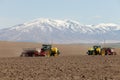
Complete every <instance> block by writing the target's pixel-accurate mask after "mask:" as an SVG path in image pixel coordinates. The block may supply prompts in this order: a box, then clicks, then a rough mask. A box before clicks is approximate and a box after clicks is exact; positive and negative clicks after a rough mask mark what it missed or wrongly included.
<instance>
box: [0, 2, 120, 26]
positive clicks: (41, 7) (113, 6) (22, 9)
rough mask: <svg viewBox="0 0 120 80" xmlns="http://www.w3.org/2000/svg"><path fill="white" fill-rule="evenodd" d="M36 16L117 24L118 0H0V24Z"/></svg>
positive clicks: (119, 14)
mask: <svg viewBox="0 0 120 80" xmlns="http://www.w3.org/2000/svg"><path fill="white" fill-rule="evenodd" d="M37 18H52V19H72V20H77V21H79V22H80V23H82V24H99V23H115V24H120V0H0V28H5V27H11V26H14V25H16V24H20V23H24V22H28V21H30V20H33V19H37Z"/></svg>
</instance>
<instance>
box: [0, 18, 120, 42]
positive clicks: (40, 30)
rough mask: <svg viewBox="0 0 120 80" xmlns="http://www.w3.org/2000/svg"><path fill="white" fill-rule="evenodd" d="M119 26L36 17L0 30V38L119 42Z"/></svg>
mask: <svg viewBox="0 0 120 80" xmlns="http://www.w3.org/2000/svg"><path fill="white" fill-rule="evenodd" d="M119 34H120V26H119V25H117V24H112V23H107V24H105V23H102V24H98V25H83V24H80V23H79V22H77V21H72V20H54V19H41V18H40V19H36V20H33V21H30V22H26V23H23V24H19V25H16V26H13V27H10V28H5V29H1V30H0V40H7V41H26V42H28V41H29V42H41V43H101V42H104V41H106V42H120V35H119Z"/></svg>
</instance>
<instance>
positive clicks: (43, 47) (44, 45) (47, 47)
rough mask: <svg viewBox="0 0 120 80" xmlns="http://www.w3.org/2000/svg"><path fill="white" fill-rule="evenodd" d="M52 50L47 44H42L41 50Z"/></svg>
mask: <svg viewBox="0 0 120 80" xmlns="http://www.w3.org/2000/svg"><path fill="white" fill-rule="evenodd" d="M51 48H52V45H49V44H43V45H42V48H41V50H44V51H45V50H50V49H51Z"/></svg>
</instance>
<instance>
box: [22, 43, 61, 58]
mask: <svg viewBox="0 0 120 80" xmlns="http://www.w3.org/2000/svg"><path fill="white" fill-rule="evenodd" d="M59 54H60V52H59V50H58V49H57V48H56V47H53V48H52V45H49V44H43V45H42V48H41V49H36V48H34V49H25V50H24V51H23V52H22V54H21V55H20V56H21V57H38V56H47V57H49V56H58V55H59Z"/></svg>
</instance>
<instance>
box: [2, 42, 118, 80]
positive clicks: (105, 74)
mask: <svg viewBox="0 0 120 80" xmlns="http://www.w3.org/2000/svg"><path fill="white" fill-rule="evenodd" d="M54 46H56V47H57V48H58V49H59V50H60V52H61V54H60V56H58V57H19V56H20V54H21V52H22V49H23V48H36V47H37V48H40V47H41V44H38V43H17V42H4V41H0V80H120V48H116V49H115V51H116V52H117V55H113V56H88V55H86V51H87V49H88V48H89V46H88V45H80V44H75V45H73V44H70V45H54Z"/></svg>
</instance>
